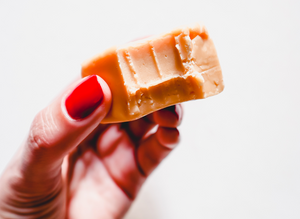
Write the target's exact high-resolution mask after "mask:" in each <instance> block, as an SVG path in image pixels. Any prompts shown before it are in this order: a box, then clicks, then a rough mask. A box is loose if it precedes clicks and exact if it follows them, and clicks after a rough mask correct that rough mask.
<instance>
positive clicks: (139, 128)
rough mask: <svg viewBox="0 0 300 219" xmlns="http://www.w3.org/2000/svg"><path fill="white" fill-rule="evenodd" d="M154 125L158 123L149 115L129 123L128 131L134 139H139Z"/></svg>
mask: <svg viewBox="0 0 300 219" xmlns="http://www.w3.org/2000/svg"><path fill="white" fill-rule="evenodd" d="M154 126H156V124H155V123H154V122H152V121H151V120H149V119H148V118H147V117H143V118H140V119H138V120H135V121H132V122H129V123H128V124H127V127H128V131H129V133H130V135H131V138H132V140H133V141H139V140H140V139H141V138H142V137H143V136H144V135H145V134H146V133H147V132H149V131H150V130H151V129H152V128H153V127H154Z"/></svg>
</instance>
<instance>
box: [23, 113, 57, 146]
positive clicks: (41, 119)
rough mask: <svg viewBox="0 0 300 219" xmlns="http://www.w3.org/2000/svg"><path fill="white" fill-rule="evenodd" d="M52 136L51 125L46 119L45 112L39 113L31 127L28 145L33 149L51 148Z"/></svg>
mask: <svg viewBox="0 0 300 219" xmlns="http://www.w3.org/2000/svg"><path fill="white" fill-rule="evenodd" d="M51 135H52V130H51V124H49V120H48V119H47V118H46V115H45V111H44V110H42V111H41V112H39V113H38V114H37V115H36V116H35V118H34V120H33V122H32V125H31V128H30V133H29V136H28V144H29V145H30V146H31V147H32V148H33V149H43V148H48V147H49V146H50V139H51Z"/></svg>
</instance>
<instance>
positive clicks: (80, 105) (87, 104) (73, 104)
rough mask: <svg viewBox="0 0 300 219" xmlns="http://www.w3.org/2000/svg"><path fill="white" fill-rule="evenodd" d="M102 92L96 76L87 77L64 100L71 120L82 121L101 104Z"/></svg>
mask: <svg viewBox="0 0 300 219" xmlns="http://www.w3.org/2000/svg"><path fill="white" fill-rule="evenodd" d="M102 99H103V91H102V88H101V86H100V84H99V82H98V79H97V76H96V75H92V76H89V77H87V78H86V79H85V80H84V81H83V82H82V83H81V84H79V85H78V86H77V87H76V88H75V89H74V90H73V92H72V93H71V94H70V95H69V96H68V97H67V99H66V109H67V112H68V113H69V115H70V116H71V117H72V118H73V119H84V118H86V117H87V116H89V115H90V114H91V113H92V112H93V111H94V110H95V109H97V107H98V106H99V105H100V104H101V102H102Z"/></svg>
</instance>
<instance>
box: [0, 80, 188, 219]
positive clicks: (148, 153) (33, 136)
mask: <svg viewBox="0 0 300 219" xmlns="http://www.w3.org/2000/svg"><path fill="white" fill-rule="evenodd" d="M99 84H100V86H99ZM87 87H88V89H86V88H87ZM70 91H71V92H70ZM89 92H90V93H89ZM111 99H112V97H111V92H110V89H109V87H108V85H107V84H106V83H105V82H104V81H103V80H102V79H101V78H100V77H98V76H92V77H88V78H84V79H81V80H80V81H77V82H76V83H74V84H73V85H71V86H70V87H69V88H68V89H67V92H65V93H64V94H62V95H60V96H59V97H58V98H56V99H55V100H54V101H53V102H52V103H51V104H50V105H49V106H48V107H46V108H45V109H43V110H42V111H41V112H40V113H38V115H37V116H36V117H35V119H34V121H33V123H32V126H31V128H30V132H29V134H28V137H27V139H26V140H25V142H24V143H23V144H22V146H21V147H20V149H19V151H18V152H17V154H16V155H15V157H14V158H13V159H12V161H11V163H10V164H9V165H8V166H7V168H6V170H5V171H4V173H3V175H2V177H1V179H0V218H84V219H85V218H87V219H92V218H105V219H110V218H122V217H123V216H124V214H125V213H126V211H127V210H128V209H129V207H130V205H131V204H132V201H133V200H134V199H135V197H136V195H137V193H138V191H139V189H140V187H141V185H142V184H143V183H144V181H145V180H146V178H147V176H149V174H150V173H151V172H152V171H153V170H154V169H155V168H156V167H157V165H158V164H159V163H160V162H161V161H162V159H163V158H164V157H166V156H167V155H168V154H169V153H170V152H171V150H172V149H173V148H174V147H175V145H176V144H177V142H178V140H179V132H178V130H177V129H176V127H177V126H178V125H179V124H180V122H181V119H182V108H181V106H180V105H176V106H172V107H169V108H166V109H163V110H160V111H157V112H154V113H152V114H150V115H148V116H146V117H144V118H141V119H139V120H136V121H132V122H128V123H119V124H106V125H102V124H100V122H101V120H102V119H103V118H104V117H105V115H106V114H107V113H108V111H109V109H110V106H111ZM99 124H100V125H99ZM156 126H158V128H157V130H156V131H155V132H154V133H152V134H149V131H150V130H152V129H153V128H154V127H156Z"/></svg>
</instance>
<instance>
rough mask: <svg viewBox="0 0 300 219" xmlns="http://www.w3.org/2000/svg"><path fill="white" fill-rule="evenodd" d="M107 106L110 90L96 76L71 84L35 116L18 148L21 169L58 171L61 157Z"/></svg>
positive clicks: (95, 123) (34, 172)
mask: <svg viewBox="0 0 300 219" xmlns="http://www.w3.org/2000/svg"><path fill="white" fill-rule="evenodd" d="M110 106H111V92H110V89H109V87H108V85H107V84H106V83H105V81H104V80H102V79H101V78H100V77H99V76H96V75H92V76H89V77H86V78H83V79H81V80H80V81H77V82H75V83H74V84H72V85H71V86H70V87H69V88H68V89H67V92H65V93H63V94H62V95H60V96H59V97H58V98H56V99H55V100H54V101H53V102H52V103H51V104H50V105H49V106H47V107H46V108H45V109H43V110H42V111H40V112H39V113H38V114H37V116H36V117H35V119H34V121H33V123H32V125H31V128H30V132H29V135H28V138H27V140H26V142H25V145H24V147H23V148H22V149H23V152H22V153H21V154H22V155H21V160H22V162H21V163H22V164H21V166H22V169H23V170H24V171H25V172H26V173H27V174H29V176H30V177H34V176H36V177H38V178H40V177H41V175H45V176H48V177H49V174H50V175H51V171H54V174H55V173H58V171H60V166H61V163H62V160H63V158H64V156H65V155H67V154H68V153H69V152H70V151H71V150H72V149H73V148H74V147H76V146H77V145H78V144H80V142H82V141H83V140H84V139H85V138H86V137H87V136H88V135H89V134H90V133H91V132H92V131H93V130H94V129H95V128H96V127H97V126H98V125H99V123H100V122H101V121H102V119H103V118H104V117H105V116H106V114H107V113H108V111H109V109H110ZM27 174H26V175H27Z"/></svg>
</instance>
